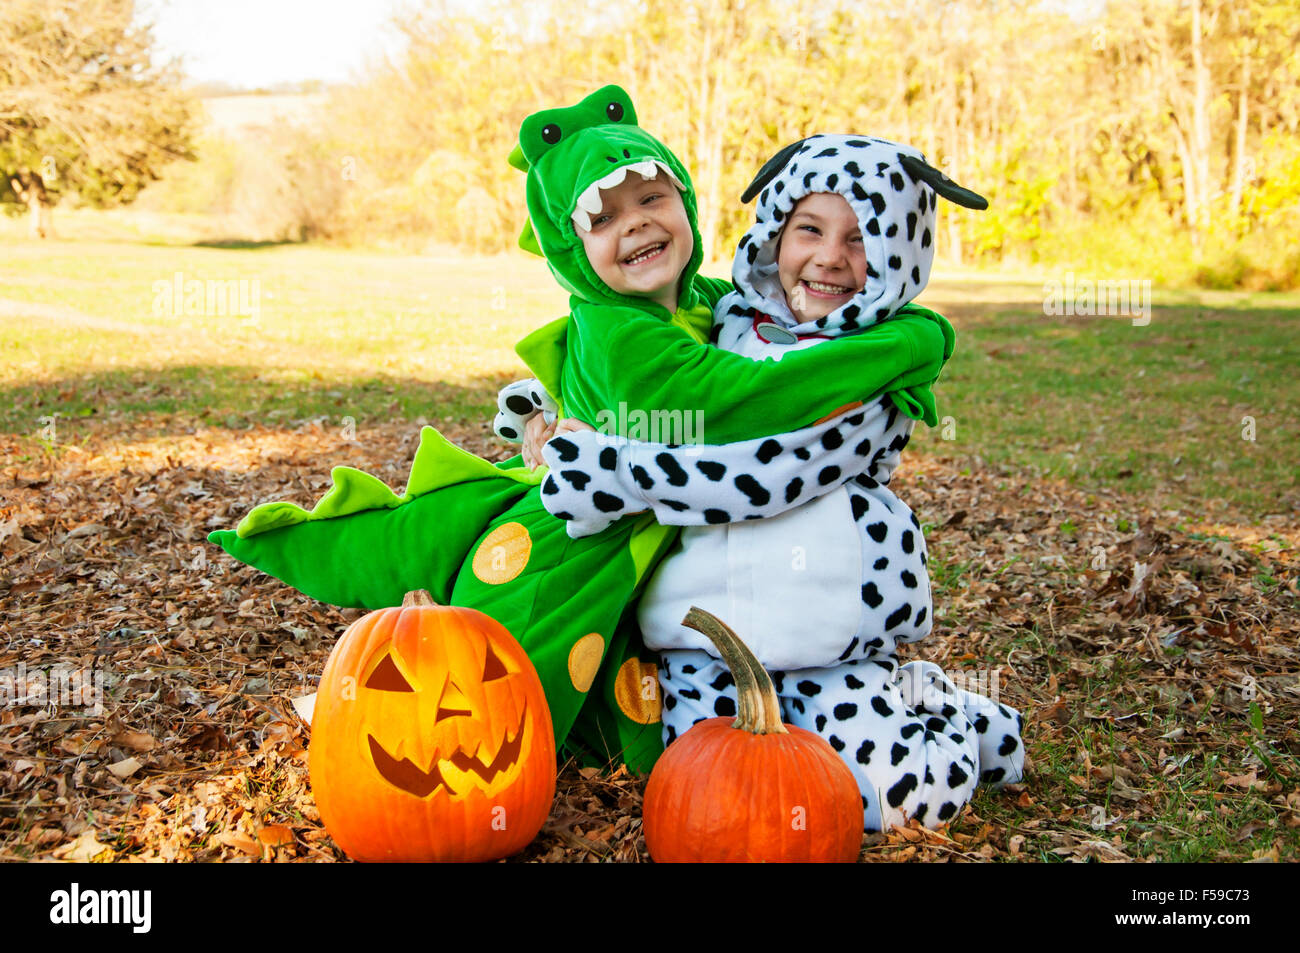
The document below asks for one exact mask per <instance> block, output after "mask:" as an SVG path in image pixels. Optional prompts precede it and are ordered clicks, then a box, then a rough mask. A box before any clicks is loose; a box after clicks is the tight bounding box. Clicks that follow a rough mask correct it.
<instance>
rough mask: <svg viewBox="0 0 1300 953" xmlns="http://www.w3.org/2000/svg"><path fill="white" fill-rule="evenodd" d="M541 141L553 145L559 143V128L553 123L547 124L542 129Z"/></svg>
mask: <svg viewBox="0 0 1300 953" xmlns="http://www.w3.org/2000/svg"><path fill="white" fill-rule="evenodd" d="M542 141H543V142H549V143H550V144H551V145H555V144H556V143H557V142H559V141H560V127H559V126H557V125H556V124H555V123H553V122H552V123H547V124H546V125H545V126H543V127H542Z"/></svg>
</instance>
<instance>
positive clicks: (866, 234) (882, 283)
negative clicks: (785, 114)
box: [732, 135, 988, 336]
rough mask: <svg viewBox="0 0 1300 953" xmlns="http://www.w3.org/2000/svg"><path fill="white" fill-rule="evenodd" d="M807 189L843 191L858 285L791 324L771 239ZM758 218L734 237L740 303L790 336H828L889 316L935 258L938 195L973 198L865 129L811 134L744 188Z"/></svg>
mask: <svg viewBox="0 0 1300 953" xmlns="http://www.w3.org/2000/svg"><path fill="white" fill-rule="evenodd" d="M813 192H834V193H836V194H838V195H842V196H844V198H845V199H846V200H847V201H848V203H849V207H850V208H852V209H853V212H854V214H855V215H856V216H857V218H858V225H859V227H860V228H861V230H862V238H863V242H864V245H865V250H866V256H867V282H866V287H864V288H863V289H862V291H861V292H859V293H858V294H857V295H856V296H855V297H854V298H853V299H852V300H850V301H848V302H847V303H845V304H844V305H842V306H840V307H839V308H838V309H836V310H835V311H832V312H831V313H830V314H828V315H826V316H825V317H822V318H818V319H817V320H815V321H809V322H804V323H800V322H799V321H798V319H797V318H795V316H794V315H793V314H792V313H791V311H790V308H789V306H788V304H787V303H786V296H785V291H784V289H782V287H781V280H780V276H779V275H778V273H777V245H778V243H779V240H780V237H781V230H782V228H783V227H784V225H785V222H786V220H787V219H788V218H789V216H790V213H791V211H792V210H793V209H794V206H795V204H796V203H797V202H798V201H799V200H800V199H801V198H803V197H804V196H806V195H809V194H811V193H813ZM755 194H757V195H758V209H757V221H756V223H755V224H754V227H753V228H751V229H750V230H749V231H748V232H747V233H746V234H745V236H744V237H743V238H742V239H741V240H740V245H739V247H738V248H737V253H736V261H735V265H734V267H733V269H732V279H733V280H734V281H735V283H736V290H737V291H738V292H739V294H740V295H741V297H742V298H743V299H744V300H745V303H746V304H747V305H748V306H750V307H751V308H754V309H755V310H756V311H758V312H760V313H762V314H766V315H768V316H770V317H772V318H773V319H774V320H776V321H778V322H779V323H780V324H781V325H782V326H784V327H785V328H787V329H788V330H790V331H792V332H793V333H795V334H798V335H811V334H821V335H827V336H836V335H839V334H847V333H851V332H854V331H858V330H860V329H862V328H865V327H869V326H870V325H873V324H876V323H878V322H880V321H884V320H886V319H887V318H889V317H891V316H893V315H894V314H897V313H898V311H899V309H900V308H902V307H903V305H905V304H907V303H908V302H909V301H911V300H912V299H913V298H915V297H916V296H917V295H918V294H920V293H921V290H922V289H923V288H925V285H926V282H928V281H929V280H930V266H931V265H932V264H933V262H934V237H935V209H936V207H937V206H938V195H939V194H943V195H944V196H945V197H946V198H949V199H951V200H953V201H955V202H958V203H959V204H961V205H964V206H966V207H968V208H987V207H988V203H987V202H986V201H985V200H984V199H983V198H982V197H980V196H978V195H976V194H975V193H973V192H970V191H969V190H966V189H963V188H961V186H958V185H957V184H956V183H955V182H953V181H952V180H951V179H949V178H948V177H947V176H945V175H944V174H943V173H942V172H940V171H939V170H937V169H935V168H934V167H932V166H930V165H929V164H928V163H927V162H926V160H925V156H924V155H922V154H921V152H920V151H919V150H917V149H914V148H912V147H911V146H905V145H900V144H899V143H896V142H890V141H888V140H886V139H874V138H870V137H868V136H847V135H846V136H840V135H815V136H810V137H809V138H807V139H803V140H800V141H799V142H795V143H792V144H791V145H788V146H786V147H785V148H784V149H782V150H781V151H780V152H778V153H777V154H776V155H775V156H773V157H772V158H771V159H770V160H769V161H768V162H767V164H766V165H764V166H763V168H762V169H760V170H759V173H758V175H757V176H756V177H755V179H754V181H753V182H752V183H751V184H750V186H749V188H748V189H747V190H746V192H745V195H744V196H743V197H742V201H746V202H748V201H749V200H750V199H751V198H753V197H754V195H755Z"/></svg>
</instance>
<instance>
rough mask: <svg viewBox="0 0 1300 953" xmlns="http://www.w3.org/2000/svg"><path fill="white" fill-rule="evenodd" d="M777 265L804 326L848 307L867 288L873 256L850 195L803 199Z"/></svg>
mask: <svg viewBox="0 0 1300 953" xmlns="http://www.w3.org/2000/svg"><path fill="white" fill-rule="evenodd" d="M776 262H777V273H778V275H779V277H780V279H781V287H782V288H784V289H785V299H786V302H787V304H789V306H790V312H791V313H792V314H793V315H794V317H795V318H796V319H797V320H798V321H799V322H800V323H803V322H805V321H815V320H817V319H818V318H821V317H825V316H826V315H828V314H830V313H831V312H832V311H834V310H836V309H837V308H839V307H841V306H843V305H845V304H848V302H849V301H850V300H852V299H853V297H854V296H855V295H856V294H857V293H858V292H859V291H861V290H862V289H863V288H864V287H865V286H866V283H867V255H866V251H865V250H864V248H863V244H862V232H861V230H860V229H859V228H858V217H857V216H856V215H855V214H854V213H853V209H852V208H850V207H849V203H848V202H847V201H846V200H845V199H844V197H843V196H842V195H836V194H834V193H832V192H814V193H812V194H811V195H806V196H804V197H803V198H802V199H800V200H799V201H798V203H796V205H795V207H794V208H793V209H792V210H791V212H790V217H789V219H788V220H787V221H786V224H785V228H784V229H783V230H782V232H781V245H780V248H779V249H778V251H777V258H776Z"/></svg>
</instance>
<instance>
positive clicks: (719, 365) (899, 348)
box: [564, 306, 953, 444]
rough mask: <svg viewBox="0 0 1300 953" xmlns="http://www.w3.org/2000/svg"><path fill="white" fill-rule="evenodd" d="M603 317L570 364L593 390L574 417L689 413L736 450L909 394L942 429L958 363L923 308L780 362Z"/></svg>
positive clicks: (596, 419) (940, 323) (574, 343)
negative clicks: (943, 377)
mask: <svg viewBox="0 0 1300 953" xmlns="http://www.w3.org/2000/svg"><path fill="white" fill-rule="evenodd" d="M595 310H599V309H595ZM603 312H605V313H601V314H599V315H595V316H594V317H593V318H592V319H591V320H589V321H584V322H577V323H576V326H575V327H573V328H571V329H570V331H569V335H570V344H569V346H570V359H571V360H573V361H574V362H575V363H576V364H577V365H578V366H581V367H582V369H583V378H584V380H585V382H586V384H587V386H586V387H585V388H577V387H575V388H573V393H570V392H569V388H568V387H567V386H566V389H565V408H564V409H565V413H566V414H568V415H570V416H573V417H577V418H578V419H580V420H584V421H586V422H587V423H590V424H599V423H600V422H601V421H602V419H607V418H602V414H604V415H608V414H611V413H613V412H614V410H615V408H620V407H624V408H626V414H627V416H628V417H629V418H630V417H631V416H632V415H634V414H635V413H637V412H642V413H647V414H649V413H654V412H659V413H663V412H665V411H667V412H672V411H674V410H681V411H684V412H685V413H695V414H698V415H700V416H702V419H703V421H704V426H705V430H706V432H707V435H708V439H709V440H711V441H713V442H716V443H720V444H721V443H733V442H736V441H739V440H748V439H751V438H754V437H764V436H771V435H773V434H782V433H787V432H791V431H794V430H796V429H799V428H800V427H802V426H803V425H804V424H805V423H806V422H807V421H809V420H817V419H820V418H821V417H824V416H825V415H826V414H827V413H830V412H832V411H833V410H835V409H836V408H839V407H843V406H844V405H845V404H847V403H850V402H852V401H855V400H863V399H873V398H877V397H879V396H880V395H882V394H885V393H888V392H901V391H907V390H909V389H914V390H916V391H917V392H923V394H921V396H920V397H919V398H917V399H914V400H912V401H910V402H908V401H903V404H906V406H904V407H903V409H904V412H906V413H908V415H909V416H916V417H920V418H921V419H925V420H926V422H927V423H930V424H931V425H933V424H935V423H937V417H936V416H935V412H934V401H933V396H932V395H930V394H929V384H931V383H932V382H933V381H934V380H936V379H937V378H938V376H939V371H940V370H941V369H942V367H943V365H944V362H945V361H946V360H947V358H948V357H949V356H950V355H951V353H952V341H953V333H952V326H951V325H950V324H948V322H947V320H945V319H944V318H943V317H942V316H940V315H938V314H935V313H934V312H932V311H927V310H926V309H923V308H915V307H913V306H909V309H905V310H904V311H903V312H901V313H900V314H899V315H898V316H897V317H895V318H891V319H890V320H889V321H885V322H883V323H881V324H879V325H877V326H875V327H873V328H871V329H870V331H869V332H864V333H862V334H856V335H852V336H849V337H844V338H840V339H837V340H834V341H828V342H826V343H825V344H823V345H820V346H818V347H815V348H809V349H807V350H804V351H797V352H794V353H791V354H787V355H786V356H785V357H784V358H783V359H782V360H781V361H779V362H778V361H773V360H770V359H769V360H763V361H755V360H753V359H751V358H747V357H744V356H741V355H739V354H733V353H731V352H729V351H723V350H720V349H719V348H716V347H701V346H700V345H699V344H697V343H696V342H695V341H693V340H692V339H691V338H690V337H689V336H688V335H686V334H684V333H683V332H682V331H681V330H680V329H678V328H674V327H672V326H671V325H669V324H667V323H665V322H661V321H657V320H654V319H646V318H645V317H644V316H639V317H630V316H631V315H634V313H633V312H630V311H624V310H623V309H616V308H606V309H603ZM608 312H613V313H612V314H611V313H608ZM566 378H567V374H566ZM927 398H928V400H927Z"/></svg>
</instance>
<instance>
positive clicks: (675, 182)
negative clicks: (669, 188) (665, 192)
mask: <svg viewBox="0 0 1300 953" xmlns="http://www.w3.org/2000/svg"><path fill="white" fill-rule="evenodd" d="M650 161H651V162H653V163H654V164H655V168H657V169H658V170H659V171H660V172H662V173H663V174H664V175H666V176H668V181H669V182H671V183H672V184H673V185H674V186H675V187H676V188H677V190H678V191H679V192H685V191H686V186H684V185H682V180H681V179H679V178H677V176H675V175H673V170H672V169H670V168H668V166H666V165H664V164H663V163H662V162H660V161H659V160H658V159H651V160H650ZM651 178H654V176H651Z"/></svg>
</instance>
